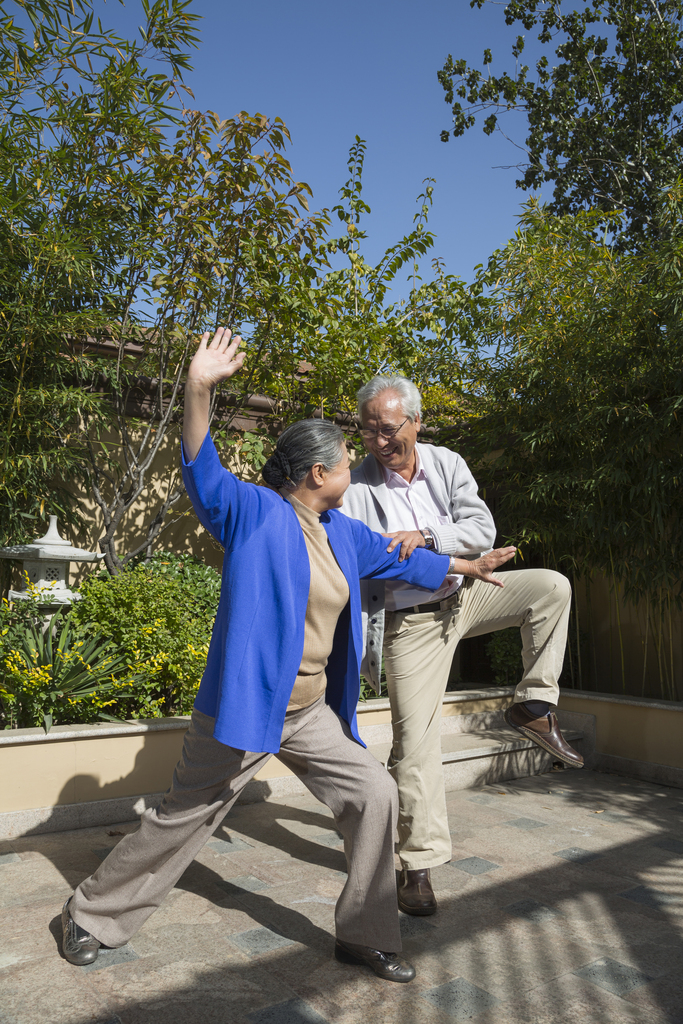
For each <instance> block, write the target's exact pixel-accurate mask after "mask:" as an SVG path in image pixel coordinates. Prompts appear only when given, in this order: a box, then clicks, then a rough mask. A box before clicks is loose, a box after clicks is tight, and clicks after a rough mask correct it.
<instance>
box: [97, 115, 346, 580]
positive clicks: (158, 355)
mask: <svg viewBox="0 0 683 1024" xmlns="http://www.w3.org/2000/svg"><path fill="white" fill-rule="evenodd" d="M286 139H288V133H287V129H286V127H285V126H284V125H283V124H282V122H281V121H280V120H279V119H278V118H275V119H268V118H266V117H264V116H262V115H258V114H257V115H255V116H250V115H248V114H246V113H244V112H243V113H241V114H240V115H239V117H237V118H234V119H230V120H227V121H221V120H220V119H219V118H218V117H217V116H216V115H214V114H211V113H208V114H203V113H199V112H197V111H190V112H187V114H186V115H185V117H184V119H183V122H182V123H181V125H180V126H179V127H178V129H177V132H176V137H175V140H174V141H173V144H172V145H169V146H168V147H166V148H164V149H163V150H161V151H160V152H159V153H157V154H154V155H153V156H150V158H149V163H150V164H152V166H153V171H154V174H153V182H154V190H155V192H154V204H153V210H154V217H153V218H151V224H150V225H149V226H148V227H146V228H145V230H144V231H141V232H139V233H138V235H137V237H136V239H135V245H134V248H132V249H131V252H130V254H129V257H128V262H127V266H126V275H127V280H126V282H125V288H122V298H123V299H125V308H124V309H123V315H122V317H121V318H120V319H119V320H118V321H117V322H116V323H112V324H110V332H109V338H110V341H111V342H112V343H113V344H112V349H113V353H114V354H115V355H116V359H115V360H110V362H109V366H108V367H107V372H108V375H109V384H110V400H111V404H112V415H111V416H110V418H109V420H108V428H109V430H108V434H107V438H106V443H105V442H104V438H103V437H102V434H101V430H100V429H99V427H100V425H101V418H100V414H99V411H98V410H96V411H95V412H94V414H93V415H87V416H86V417H85V422H86V426H87V428H88V447H89V479H90V482H91V487H92V493H93V495H94V498H95V501H96V503H97V505H98V506H99V508H100V510H101V513H102V518H103V523H104V530H103V533H102V536H101V537H100V541H99V543H100V548H101V550H102V551H103V552H104V555H105V564H106V566H107V568H108V570H109V571H110V572H112V573H116V572H118V571H119V570H120V569H121V568H122V567H123V565H124V564H126V563H127V562H128V561H130V560H131V559H134V558H136V557H137V556H138V555H140V554H142V553H144V554H146V556H147V557H149V556H150V555H151V552H152V549H153V547H154V545H155V543H158V541H159V539H160V537H161V535H162V533H163V530H164V528H165V526H167V525H168V524H169V522H170V520H169V518H168V513H169V511H170V510H171V509H172V508H173V506H174V505H176V503H177V502H178V500H179V499H180V498H181V496H182V495H183V494H184V487H183V483H182V480H181V477H180V467H179V459H178V458H177V457H175V458H173V459H172V464H173V466H174V467H175V468H173V469H171V470H170V472H169V474H168V475H167V476H166V477H164V478H163V479H162V480H161V481H160V484H159V486H158V491H157V495H156V497H155V498H154V500H153V501H150V499H149V496H148V494H147V492H146V487H147V485H148V479H149V476H150V475H151V473H153V472H155V471H157V472H158V470H157V469H156V467H157V466H158V464H159V456H160V453H161V451H162V449H163V448H164V447H165V446H167V445H169V444H172V445H174V446H176V447H177V450H178V451H179V444H180V441H179V436H180V426H179V417H180V413H181V409H182V387H183V380H184V376H185V371H186V368H187V363H188V361H189V359H190V358H191V356H192V354H193V351H194V345H195V343H196V339H197V335H198V334H201V333H202V332H203V331H204V330H212V329H214V328H215V327H216V326H218V325H219V324H229V325H230V327H231V328H232V329H233V330H234V331H239V330H240V329H242V327H243V326H244V327H246V332H245V343H246V344H247V346H248V348H249V349H250V350H251V351H252V352H253V359H252V361H251V362H252V364H253V369H250V371H249V372H248V373H246V374H245V375H244V377H243V378H241V379H238V380H237V381H236V382H235V384H232V386H230V387H227V386H226V387H224V388H222V389H219V391H218V393H217V395H216V398H215V402H214V407H213V410H212V419H214V418H215V422H214V434H215V436H216V437H217V439H218V440H219V441H220V442H221V443H223V444H226V443H228V444H229V443H234V437H233V436H232V431H231V426H232V423H233V421H234V418H235V416H237V415H238V414H239V412H240V410H241V408H242V407H243V406H244V404H245V402H246V400H247V399H248V397H249V395H250V394H251V393H253V391H254V390H259V389H262V388H263V387H265V386H266V383H265V382H264V381H263V371H262V369H261V368H260V367H261V364H262V363H263V361H264V358H265V357H264V352H267V353H268V360H269V363H270V364H271V365H274V366H276V367H278V372H282V365H283V363H285V364H289V363H291V358H292V357H291V343H290V340H289V339H290V337H291V335H292V333H293V332H295V329H296V325H297V324H298V322H299V316H300V314H299V311H298V305H299V299H298V298H297V297H298V296H300V295H301V294H303V295H304V296H306V295H307V288H308V285H309V284H310V282H311V280H312V278H313V276H314V274H315V268H316V266H317V263H316V260H315V259H314V251H315V247H316V244H317V239H318V235H319V232H320V230H321V228H322V227H323V225H324V223H325V221H326V217H325V216H324V215H320V214H318V215H314V216H312V217H308V216H305V217H302V214H304V213H305V211H306V210H307V195H308V194H309V193H310V190H309V189H308V186H306V185H304V184H301V183H298V182H295V181H294V179H293V176H292V172H291V168H290V165H289V163H288V162H287V161H286V160H285V159H284V158H283V156H282V153H281V150H282V148H283V146H284V144H285V140H286ZM122 305H123V302H122ZM150 310H155V312H150ZM141 507H142V508H143V520H144V522H143V527H142V529H141V532H140V535H139V538H138V541H137V543H134V544H133V545H132V546H131V547H130V548H129V550H127V551H126V552H125V553H123V554H121V555H119V554H118V553H117V551H116V542H117V540H118V535H119V533H120V529H121V526H122V525H123V523H124V521H125V519H126V517H128V516H131V515H136V514H138V513H139V511H140V508H141Z"/></svg>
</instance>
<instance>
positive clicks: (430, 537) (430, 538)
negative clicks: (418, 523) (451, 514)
mask: <svg viewBox="0 0 683 1024" xmlns="http://www.w3.org/2000/svg"><path fill="white" fill-rule="evenodd" d="M420 533H421V534H422V536H423V537H424V542H425V547H426V548H427V549H428V550H429V551H433V550H434V547H435V544H434V534H433V533H432V531H431V530H430V529H429V527H428V526H425V528H424V530H420Z"/></svg>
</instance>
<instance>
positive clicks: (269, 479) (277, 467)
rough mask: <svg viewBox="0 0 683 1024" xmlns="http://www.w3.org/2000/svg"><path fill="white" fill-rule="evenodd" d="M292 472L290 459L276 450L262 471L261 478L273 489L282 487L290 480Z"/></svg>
mask: <svg viewBox="0 0 683 1024" xmlns="http://www.w3.org/2000/svg"><path fill="white" fill-rule="evenodd" d="M291 472H292V468H291V466H290V464H289V459H288V458H287V456H286V455H285V454H284V452H281V451H280V450H279V449H278V448H276V449H275V451H274V452H273V454H272V455H271V456H270V458H269V459H268V461H267V462H266V464H265V465H264V467H263V469H262V470H261V476H262V477H263V479H264V480H265V481H266V483H267V484H270V486H271V487H282V486H283V485H284V484H286V483H287V481H288V480H289V478H290V476H291Z"/></svg>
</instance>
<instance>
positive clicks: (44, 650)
mask: <svg viewBox="0 0 683 1024" xmlns="http://www.w3.org/2000/svg"><path fill="white" fill-rule="evenodd" d="M21 603H24V602H21ZM117 673H118V674H119V675H121V676H123V677H124V679H123V681H120V682H119V681H118V680H117V678H116V676H117ZM128 675H129V673H128V668H127V665H126V661H125V659H124V658H123V657H121V656H120V655H117V654H116V651H115V650H114V647H113V645H112V644H102V643H101V642H100V641H99V640H97V639H91V640H84V639H82V638H79V636H78V634H77V633H76V631H75V629H74V624H73V622H72V621H71V616H70V615H69V614H68V613H64V612H58V613H57V614H56V615H54V616H53V617H52V619H51V621H50V622H49V623H48V624H47V625H46V624H45V622H44V621H43V618H42V616H37V617H36V618H34V619H33V620H31V621H28V622H26V623H25V624H24V626H23V632H19V631H18V630H17V631H15V635H14V636H13V638H12V646H9V645H8V646H7V648H6V649H5V651H4V657H3V673H2V680H1V681H0V702H1V703H2V710H3V717H4V718H5V720H6V722H5V724H6V727H7V728H12V727H15V728H19V729H22V728H30V727H31V726H37V725H42V726H43V727H44V728H45V731H46V732H49V730H50V727H51V726H52V722H53V720H54V721H57V722H59V723H60V724H69V723H72V722H90V721H92V720H93V719H95V718H100V719H107V720H111V718H112V717H113V716H112V715H111V713H110V712H109V711H106V710H105V709H106V708H111V707H113V706H114V705H115V704H116V703H117V697H119V696H123V695H124V694H125V692H126V691H128V690H130V687H131V685H132V680H129V679H128V678H127V677H128Z"/></svg>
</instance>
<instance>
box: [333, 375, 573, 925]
mask: <svg viewBox="0 0 683 1024" xmlns="http://www.w3.org/2000/svg"><path fill="white" fill-rule="evenodd" d="M358 410H359V415H360V417H361V422H362V431H361V433H362V436H363V440H364V442H365V445H366V447H367V449H368V451H369V454H368V456H367V458H366V459H365V460H364V461H363V463H362V465H361V466H360V467H359V468H358V469H357V470H355V471H354V472H353V473H352V475H351V487H350V488H349V490H348V491H347V493H346V497H345V499H344V507H343V511H344V512H345V513H346V514H347V515H349V516H352V517H353V518H355V519H361V520H362V521H363V522H365V523H366V524H367V525H368V526H370V527H371V528H372V529H373V530H377V531H381V532H383V533H384V534H385V535H386V536H388V537H390V538H391V541H390V543H389V545H388V548H387V550H388V551H391V550H393V549H394V548H395V547H396V546H398V545H401V556H402V557H404V558H407V557H409V556H410V555H411V553H412V552H413V551H414V550H415V548H416V547H423V546H424V547H427V548H430V549H432V550H433V551H436V552H439V553H441V554H448V555H459V556H461V557H463V556H464V557H467V558H476V557H478V555H479V553H480V552H481V551H485V550H488V549H489V548H491V547H492V546H493V543H494V539H495V534H496V528H495V526H494V523H493V518H492V516H491V513H490V512H489V510H488V508H487V507H486V505H485V504H484V502H483V501H482V500H481V498H480V497H479V496H478V493H477V484H476V482H475V480H474V478H473V476H472V474H471V473H470V471H469V469H468V468H467V465H466V463H465V461H464V459H462V458H461V456H459V455H456V454H455V453H454V452H451V451H449V450H448V449H447V448H437V447H434V446H433V445H430V444H418V442H417V437H418V432H419V429H420V413H421V403H420V393H419V391H418V390H417V388H416V387H415V385H414V384H413V383H412V382H411V381H409V380H408V379H407V378H405V377H400V376H378V377H373V379H372V380H371V381H369V382H368V383H367V384H365V385H364V386H363V387H362V388H361V389H360V391H359V392H358ZM501 581H503V582H504V587H503V588H498V587H492V586H490V585H488V586H487V585H486V584H483V583H480V582H478V581H477V580H473V579H470V578H465V579H463V577H462V576H452V577H447V579H446V581H445V582H444V584H443V586H441V587H440V588H439V590H437V591H435V592H434V593H431V594H427V593H425V591H424V590H421V589H420V588H415V587H412V586H411V585H410V584H407V583H400V582H396V583H394V582H391V583H390V582H387V583H385V582H384V581H383V580H369V581H366V582H364V583H363V584H362V589H363V606H364V611H366V612H367V614H368V621H367V645H366V652H365V660H364V662H363V669H362V671H363V673H364V675H365V676H366V678H368V679H369V680H370V682H371V683H372V684H373V685H374V687H375V689H377V690H379V679H380V672H381V666H382V652H384V668H385V671H386V678H387V686H388V689H389V698H390V701H391V716H392V722H393V735H394V740H393V747H392V753H391V757H390V760H389V770H390V771H391V773H392V774H393V776H394V778H395V779H396V782H397V784H398V790H399V806H400V812H399V826H398V829H399V856H400V860H401V867H402V871H401V878H400V881H399V906H400V908H401V910H403V911H404V912H405V913H407V914H415V915H419V916H426V915H428V914H433V913H434V912H435V911H436V899H435V897H434V892H433V890H432V886H431V882H430V878H429V870H430V868H432V867H436V866H437V865H438V864H443V863H445V862H446V861H448V860H449V859H450V856H451V841H450V833H449V829H448V817H447V814H446V800H445V793H444V781H443V769H442V763H441V743H440V725H441V702H442V700H443V695H444V692H445V689H446V684H447V682H448V676H449V672H450V668H451V663H452V661H453V655H454V654H455V650H456V647H457V645H458V641H459V640H460V639H461V638H464V637H468V636H478V635H481V634H483V633H490V632H492V631H494V630H497V629H505V628H507V627H509V626H519V627H520V630H521V635H522V645H523V648H522V660H523V664H524V674H523V676H522V679H521V681H520V683H519V685H518V686H517V688H516V691H515V697H514V702H513V704H512V705H511V706H510V707H509V708H508V709H507V710H506V712H505V720H506V722H507V723H508V725H510V726H512V727H513V728H515V729H517V730H518V731H519V732H521V733H522V734H523V735H524V736H526V737H528V738H529V739H531V740H533V741H534V742H535V743H537V744H539V745H540V746H541V747H543V748H544V749H545V750H547V751H549V752H550V753H551V754H553V755H554V756H555V757H556V758H557V759H558V760H560V761H562V762H564V763H565V764H567V765H572V766H574V767H577V768H580V767H582V765H583V759H582V757H581V755H580V754H578V753H577V752H576V751H575V750H573V749H572V748H571V747H570V746H569V745H568V744H567V743H566V741H565V740H564V738H563V737H562V734H561V733H560V730H559V727H558V724H557V719H556V716H555V714H554V711H553V709H554V707H555V706H556V705H557V700H558V695H559V687H558V677H559V675H560V672H561V670H562V662H563V658H564V650H565V644H566V637H567V621H568V618H569V603H570V598H571V589H570V586H569V582H568V581H567V579H566V578H565V577H564V576H562V575H561V574H560V573H557V572H553V571H551V570H549V569H523V570H521V571H511V572H506V573H505V574H504V575H502V576H501Z"/></svg>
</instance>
